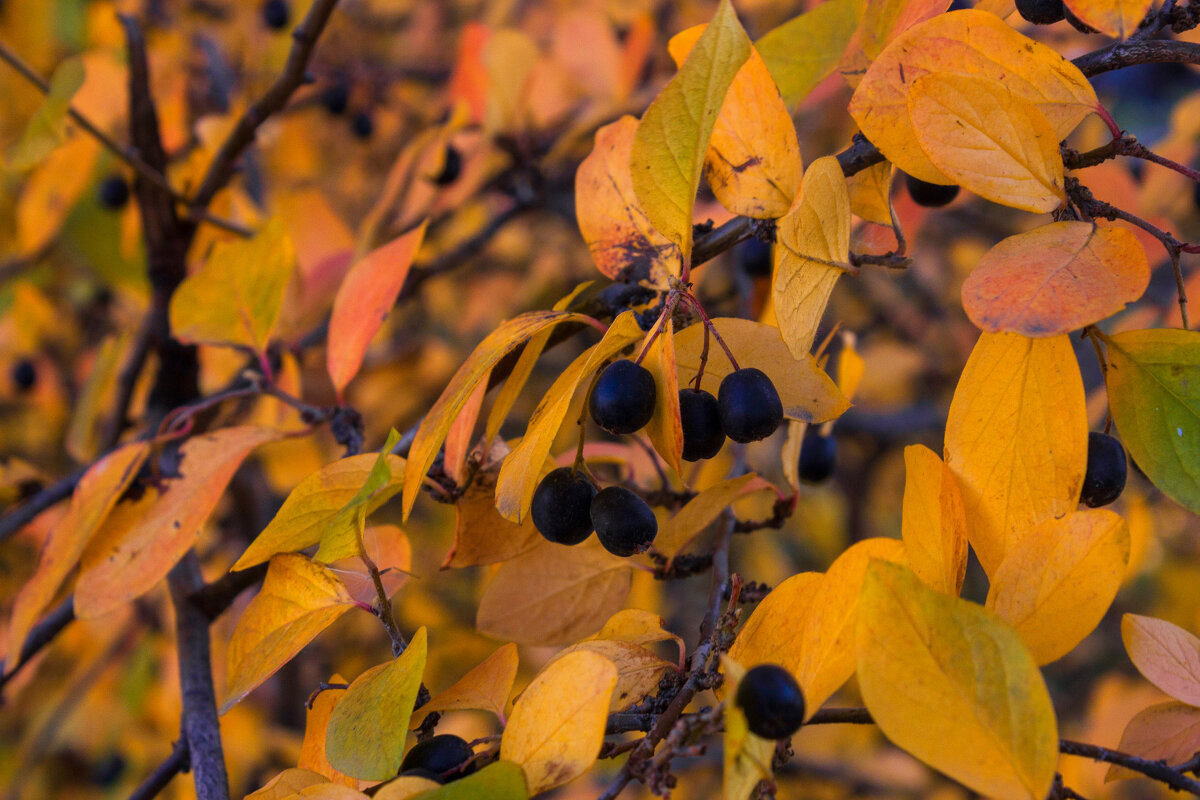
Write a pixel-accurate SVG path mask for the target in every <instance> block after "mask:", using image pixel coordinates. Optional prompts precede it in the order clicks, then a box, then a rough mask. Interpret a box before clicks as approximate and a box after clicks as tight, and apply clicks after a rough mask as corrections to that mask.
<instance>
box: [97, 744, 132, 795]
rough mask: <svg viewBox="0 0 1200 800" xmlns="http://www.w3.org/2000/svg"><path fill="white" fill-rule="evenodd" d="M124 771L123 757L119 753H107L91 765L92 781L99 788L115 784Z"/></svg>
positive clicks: (106, 787)
mask: <svg viewBox="0 0 1200 800" xmlns="http://www.w3.org/2000/svg"><path fill="white" fill-rule="evenodd" d="M124 771H125V759H124V758H122V757H121V754H120V753H109V754H108V755H106V756H104V757H103V758H101V759H100V760H99V761H97V762H96V763H95V764H93V765H92V783H94V784H96V785H97V786H98V787H100V788H101V789H108V788H110V787H112V786H115V785H116V783H117V781H118V780H120V778H121V773H122V772H124Z"/></svg>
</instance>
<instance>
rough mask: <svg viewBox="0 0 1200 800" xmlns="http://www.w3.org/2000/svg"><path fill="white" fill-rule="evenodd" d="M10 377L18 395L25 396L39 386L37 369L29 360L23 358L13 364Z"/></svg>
mask: <svg viewBox="0 0 1200 800" xmlns="http://www.w3.org/2000/svg"><path fill="white" fill-rule="evenodd" d="M9 377H10V378H12V383H13V386H14V387H15V388H16V390H17V393H18V394H24V393H25V392H28V391H29V390H30V389H32V388H33V387H34V385H36V384H37V367H35V366H34V365H33V362H32V361H30V360H29V359H28V358H22V359H21V360H20V361H18V362H17V363H15V364H13V366H12V372H11V373H9Z"/></svg>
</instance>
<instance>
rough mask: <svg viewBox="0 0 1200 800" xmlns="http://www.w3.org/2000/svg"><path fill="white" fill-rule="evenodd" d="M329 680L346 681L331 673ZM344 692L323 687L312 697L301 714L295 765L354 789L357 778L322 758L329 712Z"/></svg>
mask: <svg viewBox="0 0 1200 800" xmlns="http://www.w3.org/2000/svg"><path fill="white" fill-rule="evenodd" d="M329 682H330V683H345V682H346V680H345V679H344V678H343V677H342V676H341V675H334V676H333V677H332V678H330V679H329ZM345 694H346V690H345V689H326V690H324V691H323V692H321V693H320V694H318V695H317V696H316V699H314V700H313V702H312V706H310V707H309V708H308V711H307V713H306V714H305V715H304V741H302V742H301V743H300V759H299V760H298V761H297V762H296V765H297V766H298V767H302V768H304V769H310V770H312V771H313V772H317V773H320V774H321V775H324V776H325V778H326V779H328V780H329V781H332V782H333V783H340V784H344V785H345V786H349V787H351V788H353V789H357V788H358V779H357V778H351V777H350V776H349V775H343V774H342V773H340V772H338V771H337V770H336V769H334V768H333V767H332V766H331V765H330V763H329V759H327V758H326V757H325V736H326V733H327V731H328V728H329V715H330V714H332V713H333V709H334V707H335V706H336V705H337V704H338V701H339V700H341V699H342V697H343V696H344V695H345Z"/></svg>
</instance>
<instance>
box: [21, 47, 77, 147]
mask: <svg viewBox="0 0 1200 800" xmlns="http://www.w3.org/2000/svg"><path fill="white" fill-rule="evenodd" d="M84 77H85V73H84V69H83V62H82V61H80V60H79V59H78V58H69V59H67V60H66V61H64V62H63V63H62V64H60V65H59V67H58V69H56V70H54V76H53V77H52V78H51V79H50V91H49V92H48V93H47V94H46V99H44V100H43V101H42V104H41V106H39V107H38V110H37V111H36V112H34V115H33V117H32V118H31V119H30V120H29V124H28V125H26V126H25V132H24V133H23V134H21V140H20V141H19V142H17V144H16V146H15V147H14V148H13V149H12V152H11V153H9V157H8V160H9V167H10V168H11V169H13V170H17V171H22V170H27V169H31V168H32V167H35V166H37V165H38V164H40V163H41V162H42V159H44V158H45V157H46V156H48V155H50V153H52V152H53V151H54V149H55V148H56V147H58V146H59V145H60V144H62V142H63V139H64V138H65V136H66V122H67V111H69V110H70V108H71V98H72V97H74V96H75V92H77V91H79V87H80V86H83V79H84Z"/></svg>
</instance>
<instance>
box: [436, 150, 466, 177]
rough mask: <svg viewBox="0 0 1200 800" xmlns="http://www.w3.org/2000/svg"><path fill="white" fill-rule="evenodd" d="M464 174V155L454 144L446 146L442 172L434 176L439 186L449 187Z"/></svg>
mask: <svg viewBox="0 0 1200 800" xmlns="http://www.w3.org/2000/svg"><path fill="white" fill-rule="evenodd" d="M461 174H462V153H460V152H458V148H457V147H455V146H454V145H452V144H448V145H446V157H445V158H444V159H443V160H442V171H441V172H439V173H438V174H437V175H435V176H434V178H433V182H434V183H436V184H437V185H438V186H449V185H450V184H452V183H454V182H455V181H456V180H458V176H459V175H461Z"/></svg>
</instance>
